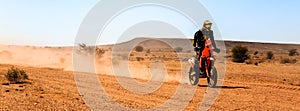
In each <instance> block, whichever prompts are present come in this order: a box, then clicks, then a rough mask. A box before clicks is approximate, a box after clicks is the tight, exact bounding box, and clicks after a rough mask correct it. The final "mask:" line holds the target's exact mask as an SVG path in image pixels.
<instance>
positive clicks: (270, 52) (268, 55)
mask: <svg viewBox="0 0 300 111" xmlns="http://www.w3.org/2000/svg"><path fill="white" fill-rule="evenodd" d="M273 58H274V54H273V52H272V51H269V52H268V53H267V59H273Z"/></svg>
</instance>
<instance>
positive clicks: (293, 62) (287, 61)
mask: <svg viewBox="0 0 300 111" xmlns="http://www.w3.org/2000/svg"><path fill="white" fill-rule="evenodd" d="M280 63H281V64H287V63H292V64H295V63H297V60H296V59H293V60H291V59H289V58H284V59H281V62H280Z"/></svg>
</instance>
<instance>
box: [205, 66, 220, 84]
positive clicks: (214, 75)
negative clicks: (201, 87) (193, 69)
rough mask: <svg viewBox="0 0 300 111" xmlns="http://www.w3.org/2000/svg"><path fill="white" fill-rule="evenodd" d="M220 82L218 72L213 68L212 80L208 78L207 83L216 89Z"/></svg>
mask: <svg viewBox="0 0 300 111" xmlns="http://www.w3.org/2000/svg"><path fill="white" fill-rule="evenodd" d="M217 82H218V72H217V69H216V68H215V67H212V68H211V75H210V78H207V83H208V86H209V87H215V86H216V85H217Z"/></svg>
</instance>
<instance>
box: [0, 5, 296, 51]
mask: <svg viewBox="0 0 300 111" xmlns="http://www.w3.org/2000/svg"><path fill="white" fill-rule="evenodd" d="M98 1H99V0H0V14H1V16H0V44H19V45H73V43H74V39H75V36H76V34H77V31H78V28H79V26H80V24H81V22H82V20H83V19H84V17H85V16H86V14H87V13H88V12H89V10H90V9H91V8H92V7H93V6H94V5H95V4H96V3H97V2H98ZM200 1H201V2H202V4H203V5H204V6H205V7H206V8H207V9H208V10H209V12H210V13H211V15H212V16H213V18H214V20H215V22H216V23H217V25H218V27H219V29H220V31H221V34H222V38H223V39H225V40H241V41H259V42H280V43H282V42H283V43H298V44H300V37H299V36H300V28H299V26H300V13H299V10H300V0H200ZM187 2H188V1H187ZM191 31H194V29H192V30H191ZM191 35H192V33H191Z"/></svg>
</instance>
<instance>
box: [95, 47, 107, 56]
mask: <svg viewBox="0 0 300 111" xmlns="http://www.w3.org/2000/svg"><path fill="white" fill-rule="evenodd" d="M104 54H105V50H104V49H102V48H98V47H97V48H96V55H97V56H98V57H103V55H104Z"/></svg>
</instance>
